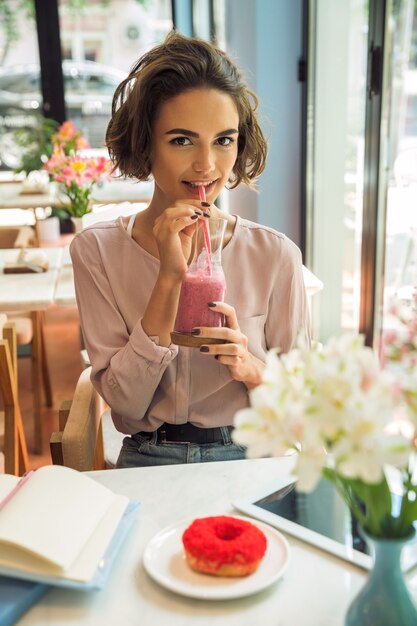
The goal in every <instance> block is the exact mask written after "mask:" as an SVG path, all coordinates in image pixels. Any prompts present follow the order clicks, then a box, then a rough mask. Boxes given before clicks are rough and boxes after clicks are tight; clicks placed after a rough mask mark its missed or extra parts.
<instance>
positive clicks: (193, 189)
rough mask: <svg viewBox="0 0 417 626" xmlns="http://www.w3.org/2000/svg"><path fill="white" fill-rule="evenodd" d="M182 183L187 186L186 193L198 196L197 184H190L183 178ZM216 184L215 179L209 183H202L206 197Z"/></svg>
mask: <svg viewBox="0 0 417 626" xmlns="http://www.w3.org/2000/svg"><path fill="white" fill-rule="evenodd" d="M182 184H183V185H184V187H186V188H187V191H188V193H191V194H192V195H193V196H196V197H197V198H199V197H200V196H199V193H198V186H197V185H195V186H194V185H190V184H189V183H188V182H187V181H185V180H183V181H182ZM215 186H216V181H215V180H214V181H213V182H212V183H210V185H204V190H205V192H206V197H207V196H209V195H210V193H211V192H212V191H213V190H214V188H215Z"/></svg>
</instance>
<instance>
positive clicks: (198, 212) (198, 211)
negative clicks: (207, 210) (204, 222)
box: [194, 209, 203, 215]
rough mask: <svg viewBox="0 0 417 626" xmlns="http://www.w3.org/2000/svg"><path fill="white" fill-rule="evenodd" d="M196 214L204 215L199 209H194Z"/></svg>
mask: <svg viewBox="0 0 417 626" xmlns="http://www.w3.org/2000/svg"><path fill="white" fill-rule="evenodd" d="M194 213H195V214H196V215H203V211H200V210H199V209H194Z"/></svg>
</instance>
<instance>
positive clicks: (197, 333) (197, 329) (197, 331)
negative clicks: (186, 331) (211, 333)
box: [191, 328, 200, 335]
mask: <svg viewBox="0 0 417 626" xmlns="http://www.w3.org/2000/svg"><path fill="white" fill-rule="evenodd" d="M191 334H192V335H199V334H200V329H199V328H193V329H192V331H191Z"/></svg>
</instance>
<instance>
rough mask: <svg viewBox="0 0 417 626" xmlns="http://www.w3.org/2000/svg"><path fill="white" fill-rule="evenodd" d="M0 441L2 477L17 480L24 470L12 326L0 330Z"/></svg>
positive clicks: (13, 329)
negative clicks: (12, 476) (2, 464)
mask: <svg viewBox="0 0 417 626" xmlns="http://www.w3.org/2000/svg"><path fill="white" fill-rule="evenodd" d="M0 337H1V338H0V394H1V397H2V405H3V409H4V410H3V411H1V415H0V441H1V442H2V443H1V448H2V451H3V454H4V471H5V472H6V474H14V475H15V476H21V475H22V474H24V473H25V472H26V471H27V470H28V465H29V463H28V454H27V446H26V438H25V433H24V430H23V422H22V415H21V412H20V406H19V399H18V391H17V345H16V329H15V327H14V324H12V323H10V322H6V323H4V324H3V325H2V328H1V329H0Z"/></svg>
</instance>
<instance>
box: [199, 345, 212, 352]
mask: <svg viewBox="0 0 417 626" xmlns="http://www.w3.org/2000/svg"><path fill="white" fill-rule="evenodd" d="M209 350H210V348H209V347H208V346H201V348H200V352H208V351H209Z"/></svg>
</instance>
